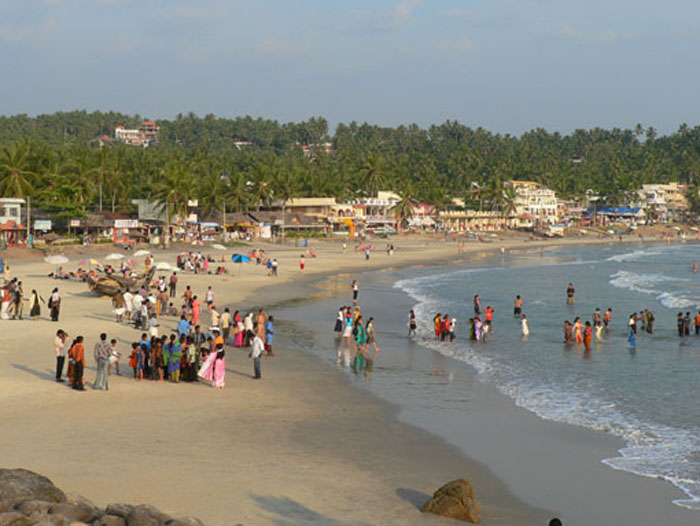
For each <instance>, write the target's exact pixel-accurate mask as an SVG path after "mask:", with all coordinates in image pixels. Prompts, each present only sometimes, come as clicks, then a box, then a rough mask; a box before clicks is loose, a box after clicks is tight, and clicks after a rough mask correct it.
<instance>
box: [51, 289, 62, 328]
mask: <svg viewBox="0 0 700 526" xmlns="http://www.w3.org/2000/svg"><path fill="white" fill-rule="evenodd" d="M49 309H50V310H51V321H58V315H59V314H60V312H61V295H60V294H59V293H58V287H55V288H54V289H53V290H52V291H51V297H50V298H49Z"/></svg>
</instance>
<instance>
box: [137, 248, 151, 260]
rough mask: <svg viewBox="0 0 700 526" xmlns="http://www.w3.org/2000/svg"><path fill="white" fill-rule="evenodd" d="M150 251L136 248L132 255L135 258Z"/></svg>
mask: <svg viewBox="0 0 700 526" xmlns="http://www.w3.org/2000/svg"><path fill="white" fill-rule="evenodd" d="M150 253H151V251H150V250H143V249H141V250H137V251H136V252H134V256H135V257H137V258H140V257H141V256H148V255H149V254H150Z"/></svg>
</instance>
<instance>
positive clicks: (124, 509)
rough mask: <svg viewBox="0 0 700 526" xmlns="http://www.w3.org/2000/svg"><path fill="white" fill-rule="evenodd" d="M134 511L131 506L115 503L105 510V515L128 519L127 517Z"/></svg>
mask: <svg viewBox="0 0 700 526" xmlns="http://www.w3.org/2000/svg"><path fill="white" fill-rule="evenodd" d="M133 509H134V506H132V505H131V504H121V503H115V504H110V505H109V506H107V507H106V508H105V513H106V514H107V515H116V516H117V517H121V518H122V519H126V517H127V515H129V513H131V512H132V510H133Z"/></svg>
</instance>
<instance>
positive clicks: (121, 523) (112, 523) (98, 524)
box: [92, 515, 126, 526]
mask: <svg viewBox="0 0 700 526" xmlns="http://www.w3.org/2000/svg"><path fill="white" fill-rule="evenodd" d="M92 526H126V521H125V520H124V519H123V518H122V517H117V516H116V515H105V516H104V517H102V518H101V519H98V520H97V521H95V522H93V523H92Z"/></svg>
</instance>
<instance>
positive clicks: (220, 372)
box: [212, 344, 226, 389]
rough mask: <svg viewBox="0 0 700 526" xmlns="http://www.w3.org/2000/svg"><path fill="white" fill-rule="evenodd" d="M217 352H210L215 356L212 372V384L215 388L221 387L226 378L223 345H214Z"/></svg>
mask: <svg viewBox="0 0 700 526" xmlns="http://www.w3.org/2000/svg"><path fill="white" fill-rule="evenodd" d="M216 350H217V352H215V353H212V354H213V355H214V356H216V358H214V367H213V369H214V373H213V378H214V379H213V381H212V386H213V387H214V388H215V389H223V388H224V385H226V383H225V382H224V380H225V378H226V358H225V356H226V353H225V352H224V346H223V345H221V344H219V345H217V346H216Z"/></svg>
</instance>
